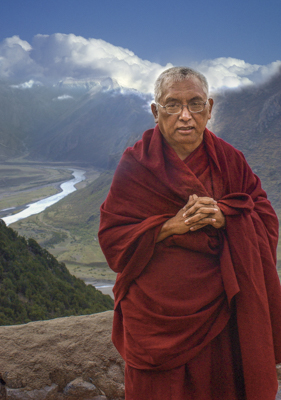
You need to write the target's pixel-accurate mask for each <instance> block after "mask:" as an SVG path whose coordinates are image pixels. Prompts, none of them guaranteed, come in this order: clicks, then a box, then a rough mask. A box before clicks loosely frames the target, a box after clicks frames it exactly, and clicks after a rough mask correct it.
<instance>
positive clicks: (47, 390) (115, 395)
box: [0, 311, 124, 400]
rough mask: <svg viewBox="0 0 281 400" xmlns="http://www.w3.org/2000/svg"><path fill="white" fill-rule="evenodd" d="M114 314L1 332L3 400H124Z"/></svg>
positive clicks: (32, 324) (0, 388)
mask: <svg viewBox="0 0 281 400" xmlns="http://www.w3.org/2000/svg"><path fill="white" fill-rule="evenodd" d="M112 317H113V311H107V312H103V313H99V314H93V315H85V316H79V317H65V318H57V319H53V320H49V321H38V322H30V323H28V324H25V325H14V326H1V327H0V342H1V347H0V359H1V364H0V400H33V399H34V400H84V399H85V400H111V399H112V400H113V399H114V400H121V399H124V362H123V360H122V358H121V357H120V355H119V354H118V352H117V351H116V349H115V348H114V346H113V344H112V342H111V329H112Z"/></svg>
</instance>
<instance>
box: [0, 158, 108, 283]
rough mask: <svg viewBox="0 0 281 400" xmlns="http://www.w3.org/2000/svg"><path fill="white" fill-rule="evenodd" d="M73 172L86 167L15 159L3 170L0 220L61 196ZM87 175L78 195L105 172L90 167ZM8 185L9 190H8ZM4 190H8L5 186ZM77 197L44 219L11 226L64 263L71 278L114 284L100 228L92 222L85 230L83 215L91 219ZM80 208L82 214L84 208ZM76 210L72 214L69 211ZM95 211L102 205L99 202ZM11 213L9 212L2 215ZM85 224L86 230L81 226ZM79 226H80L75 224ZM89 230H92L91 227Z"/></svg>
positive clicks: (49, 211) (42, 216) (45, 214)
mask: <svg viewBox="0 0 281 400" xmlns="http://www.w3.org/2000/svg"><path fill="white" fill-rule="evenodd" d="M70 168H81V166H80V165H79V166H78V165H68V164H61V163H47V164H45V163H32V162H26V161H25V162H24V161H23V160H16V161H14V162H12V161H11V162H9V163H3V164H1V165H0V172H1V182H3V185H2V187H1V182H0V210H2V211H0V217H1V218H3V217H4V216H6V215H7V214H8V213H11V210H9V209H10V208H13V207H15V208H14V209H13V210H12V211H13V212H18V211H21V210H22V209H24V208H25V205H26V204H28V203H31V202H36V201H38V200H41V199H42V198H46V197H48V196H51V195H53V194H55V193H58V192H59V186H60V184H61V183H62V182H64V181H67V180H69V179H71V178H72V175H71V171H70ZM83 169H84V170H85V171H86V174H85V180H84V181H82V182H80V183H79V184H78V185H77V186H76V188H77V191H76V192H74V193H73V194H76V196H77V194H79V196H78V197H80V192H81V191H82V192H84V190H83V189H86V188H87V187H89V186H91V184H92V183H93V182H95V181H96V180H97V178H98V177H99V175H100V171H98V170H96V169H91V168H85V167H84V166H83ZM4 185H5V186H4ZM3 186H4V187H3ZM76 196H72V197H71V194H70V195H68V196H67V197H66V198H64V199H62V200H60V201H59V202H58V203H56V204H54V205H53V206H51V207H49V208H48V209H46V210H45V211H43V212H42V213H40V214H36V215H32V216H30V217H28V218H25V219H22V220H20V221H17V222H15V223H13V224H11V225H9V226H10V227H11V228H12V229H15V230H16V231H17V232H18V233H19V234H20V235H22V236H24V237H26V238H33V239H35V240H36V241H37V242H38V243H39V244H40V245H42V246H43V247H44V248H46V249H47V250H48V251H49V252H50V253H52V254H53V255H54V256H55V257H56V258H57V259H58V260H59V261H62V262H64V263H65V264H66V266H67V268H68V270H69V271H70V272H71V274H73V275H75V276H76V277H79V278H81V279H83V280H84V281H89V282H95V283H97V282H103V281H106V282H108V281H109V282H110V283H111V282H112V281H114V280H115V273H113V272H112V271H111V270H110V269H109V268H108V266H107V263H106V262H105V259H104V256H103V254H102V252H101V250H100V248H99V245H98V242H97V233H96V230H97V227H98V226H97V224H95V225H94V226H95V227H94V228H93V227H92V224H91V222H90V223H88V224H86V225H88V228H89V229H85V228H83V222H82V220H83V217H82V215H83V214H86V217H85V218H86V219H89V218H90V217H89V215H88V213H87V210H88V211H90V209H91V207H86V208H85V207H84V206H85V204H84V201H85V200H86V199H85V198H84V199H83V202H81V201H80V200H79V199H78V200H76ZM79 205H80V206H81V209H80V206H79ZM73 207H75V211H73V213H72V212H71V211H70V210H71V209H73ZM96 208H97V209H98V208H99V204H98V203H96ZM3 210H6V211H3ZM79 220H80V221H81V226H80V224H79V223H78V224H77V222H79ZM75 221H76V223H75ZM89 225H90V226H89Z"/></svg>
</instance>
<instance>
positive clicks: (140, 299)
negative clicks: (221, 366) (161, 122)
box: [99, 126, 281, 400]
mask: <svg viewBox="0 0 281 400" xmlns="http://www.w3.org/2000/svg"><path fill="white" fill-rule="evenodd" d="M192 194H196V195H197V196H199V197H200V196H208V197H213V198H214V199H215V200H217V201H218V205H219V207H220V208H221V210H222V211H223V213H224V215H225V216H226V228H225V229H219V230H218V229H215V228H213V227H211V226H208V227H205V228H202V229H200V230H198V231H195V232H187V233H186V234H183V235H172V236H169V237H168V238H166V239H165V240H163V241H162V242H159V243H156V239H157V236H158V234H159V232H160V230H161V226H162V225H163V223H164V222H165V221H166V220H167V219H169V218H171V217H173V216H174V215H175V214H176V213H177V212H178V211H179V209H180V208H182V207H183V206H184V205H185V204H186V203H187V201H188V198H189V195H192ZM99 239H100V244H101V247H102V250H103V251H104V254H105V256H106V258H107V261H108V264H109V266H110V267H111V268H112V269H113V270H114V271H115V272H118V277H117V281H116V284H115V287H114V294H115V316H114V325H113V336H112V337H113V342H114V344H115V346H116V347H117V349H118V350H119V352H120V354H121V355H122V356H123V358H124V359H125V361H126V363H127V365H128V366H130V367H134V368H137V369H141V370H152V371H165V370H171V369H174V368H178V367H180V366H182V365H184V364H187V363H188V362H189V361H190V360H192V359H194V358H196V357H197V356H198V354H199V353H200V351H201V350H202V349H204V348H207V346H208V345H209V344H210V343H211V342H212V341H213V340H214V338H216V337H218V336H219V335H220V333H221V332H222V331H223V330H224V328H225V327H226V326H227V324H228V321H229V318H230V316H231V313H232V310H233V304H232V303H233V300H234V299H235V304H236V312H237V325H238V333H239V342H240V348H241V356H242V365H243V375H244V382H245V391H246V396H247V397H246V398H247V400H259V399H260V400H274V399H275V394H276V391H277V380H276V372H275V363H276V362H281V336H280V335H281V290H280V283H279V279H278V275H277V272H276V266H275V265H276V246H277V240H278V220H277V217H276V215H275V213H274V211H273V209H272V207H271V205H270V203H269V201H268V200H267V198H266V194H265V192H264V191H263V190H262V188H261V185H260V181H259V179H258V177H257V176H255V175H254V174H253V172H252V171H251V169H250V167H249V166H248V164H247V162H246V161H245V158H244V156H243V155H242V153H241V152H239V151H237V150H235V149H234V148H233V147H232V146H230V145H229V144H227V143H226V142H224V141H223V140H221V139H219V138H217V137H216V136H215V135H213V134H212V133H211V132H210V131H209V130H207V129H206V130H205V132H204V141H203V143H202V144H201V145H200V146H199V147H198V148H197V149H196V150H195V151H194V152H193V153H192V154H191V155H190V156H189V157H188V158H187V159H186V160H184V161H182V160H180V159H179V157H178V156H177V155H176V153H175V152H174V151H173V150H172V149H171V148H170V146H169V145H168V144H167V143H166V142H165V140H164V139H163V137H162V135H161V132H160V131H159V128H158V126H156V128H155V129H154V130H149V131H146V132H145V133H144V135H143V138H142V140H140V141H139V142H137V143H136V145H135V146H134V147H133V148H129V149H127V150H126V151H125V153H124V155H123V157H122V159H121V161H120V163H119V165H118V167H117V170H116V173H115V176H114V179H113V183H112V186H111V189H110V192H109V194H108V197H107V199H106V201H105V202H104V204H103V205H102V207H101V225H100V232H99Z"/></svg>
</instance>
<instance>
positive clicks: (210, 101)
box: [208, 98, 214, 119]
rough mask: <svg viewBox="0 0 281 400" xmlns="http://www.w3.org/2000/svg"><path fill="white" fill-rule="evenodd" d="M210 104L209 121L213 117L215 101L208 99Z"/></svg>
mask: <svg viewBox="0 0 281 400" xmlns="http://www.w3.org/2000/svg"><path fill="white" fill-rule="evenodd" d="M208 102H209V115H208V119H211V115H212V109H213V105H214V100H213V99H212V98H210V99H208Z"/></svg>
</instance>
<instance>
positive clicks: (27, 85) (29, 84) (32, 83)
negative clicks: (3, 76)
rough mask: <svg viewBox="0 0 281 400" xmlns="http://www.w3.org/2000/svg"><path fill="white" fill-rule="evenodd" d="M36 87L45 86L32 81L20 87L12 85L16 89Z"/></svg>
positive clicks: (21, 84)
mask: <svg viewBox="0 0 281 400" xmlns="http://www.w3.org/2000/svg"><path fill="white" fill-rule="evenodd" d="M34 85H35V86H43V84H42V83H41V82H39V81H34V80H33V79H30V80H29V81H28V82H24V83H20V84H19V85H11V87H12V88H14V89H31V88H32V87H33V86H34Z"/></svg>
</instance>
